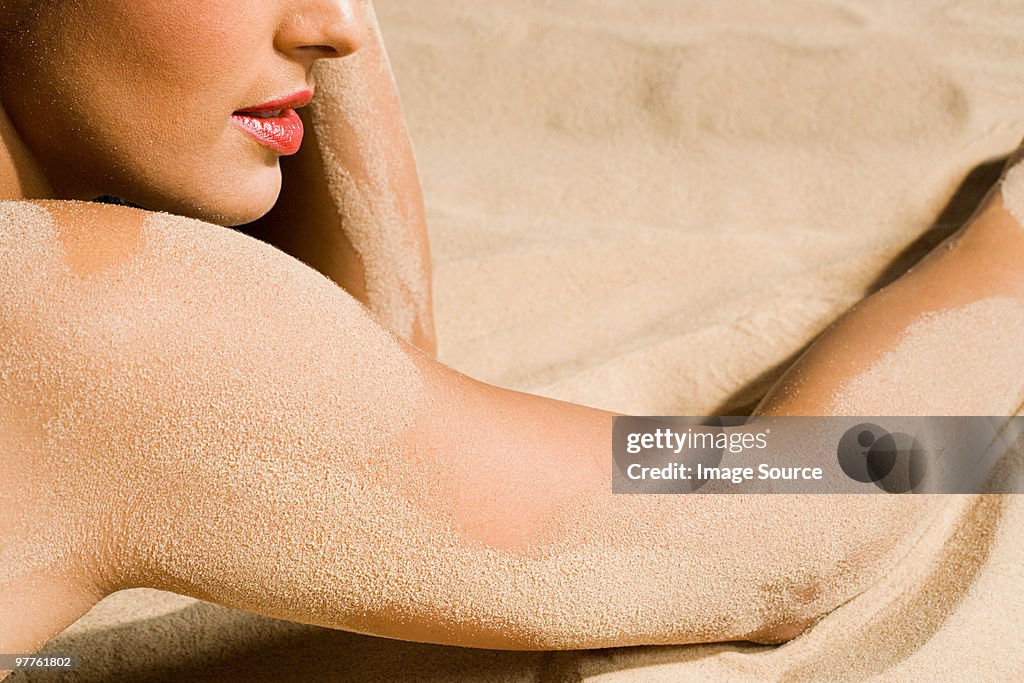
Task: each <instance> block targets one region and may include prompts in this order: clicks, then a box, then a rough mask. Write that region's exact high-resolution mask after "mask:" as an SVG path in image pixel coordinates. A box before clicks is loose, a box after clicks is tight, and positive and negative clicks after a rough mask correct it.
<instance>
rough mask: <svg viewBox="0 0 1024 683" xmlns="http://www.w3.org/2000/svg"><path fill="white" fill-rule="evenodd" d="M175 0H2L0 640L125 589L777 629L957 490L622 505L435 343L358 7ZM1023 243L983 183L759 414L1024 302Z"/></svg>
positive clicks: (491, 634) (524, 397) (439, 611)
mask: <svg viewBox="0 0 1024 683" xmlns="http://www.w3.org/2000/svg"><path fill="white" fill-rule="evenodd" d="M195 8H196V5H195V4H194V3H185V2H183V1H182V0H77V1H76V2H55V1H49V2H39V1H38V0H35V1H30V0H0V20H2V23H0V25H2V26H3V27H4V29H5V30H4V33H3V39H2V40H3V42H2V44H0V50H2V58H0V65H2V66H0V79H2V84H3V85H2V93H0V97H2V101H0V105H2V112H0V114H2V119H0V132H2V146H0V159H2V163H0V192H2V195H0V197H2V198H3V199H5V200H8V201H5V202H3V203H2V204H0V302H2V303H0V332H2V336H0V340H2V344H3V347H2V349H0V463H2V467H3V471H4V476H3V477H0V495H2V496H3V501H4V502H5V503H6V505H5V509H6V511H7V512H6V513H5V515H6V516H5V517H4V518H3V519H2V520H0V606H2V609H0V652H26V651H32V650H34V649H36V648H38V647H40V646H41V645H42V644H43V643H45V642H46V641H47V640H48V639H50V638H51V637H53V636H54V635H56V634H57V633H59V632H60V631H61V630H62V629H63V628H65V627H66V626H67V625H69V624H70V623H72V622H73V621H74V620H75V619H77V618H78V617H79V616H81V615H82V614H83V613H85V612H86V611H87V610H88V609H90V608H91V607H92V606H93V605H94V604H95V603H96V602H97V601H98V600H100V599H102V598H103V597H104V596H106V595H108V594H110V593H112V592H114V591H116V590H120V589H123V588H128V587H135V586H149V587H153V588H159V589H163V590H171V591H175V592H179V593H183V594H187V595H191V596H194V597H198V598H202V599H205V600H209V601H213V602H217V603H220V604H224V605H228V606H232V607H238V608H242V609H248V610H252V611H255V612H259V613H261V614H265V615H269V616H274V617H280V618H285V619H291V620H294V621H302V622H306V623H312V624H320V625H324V626H328V627H332V628H341V629H346V630H351V631H358V632H362V633H371V634H376V635H383V636H388V637H393V638H402V639H409V640H420V641H425V642H438V643H450V644H457V645H465V646H477V647H495V648H526V649H532V648H582V647H601V646H612V645H633V644H648V643H685V642H709V641H724V640H741V639H747V640H753V641H757V642H780V641H784V640H787V639H791V638H793V637H795V636H796V635H798V634H799V633H801V632H802V631H803V630H805V629H806V628H807V627H808V626H809V625H810V624H812V623H813V622H814V621H816V620H817V619H819V618H820V617H821V616H822V615H824V614H826V613H827V612H828V611H830V610H832V609H834V608H835V607H836V606H838V605H839V604H841V603H843V602H844V601H846V600H848V599H850V598H851V597H852V596H854V595H856V594H858V593H860V592H862V591H863V590H865V589H866V588H867V587H868V586H869V585H870V584H871V583H872V581H873V580H874V579H875V578H876V577H878V576H879V575H880V574H882V573H883V572H886V571H888V570H889V569H890V568H891V567H892V566H893V565H894V564H895V563H896V562H897V561H898V560H899V558H900V557H901V556H902V555H903V554H905V553H906V552H907V551H908V549H909V548H911V547H912V545H913V543H914V541H915V539H916V538H917V537H918V535H919V534H920V533H921V532H922V530H923V529H924V528H925V527H926V526H927V525H928V523H929V521H930V520H931V519H932V518H933V517H934V515H935V514H936V512H937V511H938V510H939V508H940V507H941V506H942V505H943V504H944V500H943V497H938V496H920V497H906V496H863V497H861V496H849V497H846V496H782V495H776V496H739V495H735V496H659V497H648V496H615V495H613V494H611V492H610V486H609V479H610V476H611V463H610V458H608V444H609V441H610V439H611V427H612V420H611V418H612V417H613V416H614V415H615V414H614V413H610V412H607V411H602V410H597V409H593V408H589V407H585V406H581V405H573V404H569V403H565V402H562V401H556V400H552V399H548V398H544V397H540V396H534V395H530V394H526V393H522V392H517V391H512V390H508V389H504V388H501V387H496V386H492V385H489V384H486V383H483V382H479V381H476V380H474V379H472V378H470V377H467V376H465V375H463V374H460V373H458V372H456V371H454V370H452V369H450V368H448V367H446V366H444V365H442V364H440V363H438V362H437V361H436V360H435V359H434V358H433V357H432V352H433V349H434V341H433V330H432V323H431V318H430V313H429V310H430V301H429V299H430V297H429V268H428V265H427V264H428V263H429V253H428V250H427V247H426V241H425V237H424V235H425V231H424V229H423V217H422V202H421V199H420V195H419V187H418V181H417V180H416V176H415V169H414V165H413V162H412V158H411V152H410V149H409V143H408V139H407V136H406V134H405V130H404V126H403V124H402V121H401V111H400V107H399V106H398V99H397V95H396V94H395V91H394V88H393V83H392V81H391V79H390V72H389V70H388V69H387V62H386V59H385V57H384V53H383V49H382V47H381V45H380V36H379V32H378V31H377V27H376V22H375V19H374V16H373V12H372V8H371V7H370V5H369V3H360V2H357V1H354V0H335V1H333V2H331V1H328V0H260V1H259V2H255V1H253V2H247V3H239V2H237V0H231V1H229V0H214V1H211V2H207V3H203V6H202V11H201V12H197V11H196V9H195ZM308 91H311V92H313V93H314V95H313V99H312V104H311V105H310V107H309V108H308V109H306V110H301V111H302V112H303V114H302V117H303V118H302V120H304V121H305V122H306V123H307V124H308V125H307V126H306V129H307V134H308V135H307V138H306V140H305V142H304V143H302V144H301V146H300V145H299V144H298V143H299V133H298V129H299V127H298V125H297V124H296V123H295V117H294V116H293V114H292V112H290V111H288V109H289V108H290V107H297V108H300V109H301V106H302V105H303V104H305V103H306V102H307V101H309V99H310V98H309V94H310V92H308ZM307 111H309V112H310V114H309V115H307V114H306V112H307ZM268 116H269V119H268V118H267V117H268ZM268 121H269V122H268ZM321 162H322V163H321ZM323 168H326V169H328V171H327V173H324V172H323V171H322V170H321V169H323ZM279 195H280V199H279ZM100 196H114V197H118V198H120V200H124V202H127V203H130V204H132V205H135V206H114V205H109V204H104V203H96V202H83V201H76V200H90V199H93V198H95V197H100ZM136 207H145V209H142V208H136ZM158 212H163V213H158ZM227 226H243V227H242V229H243V230H245V231H246V232H249V233H250V235H246V234H243V233H242V232H240V231H237V230H231V229H228V227H227ZM251 235H255V236H258V237H260V238H261V239H263V240H267V241H269V242H272V243H274V244H277V245H280V246H281V248H282V249H285V250H287V251H288V253H289V254H291V255H287V254H285V253H283V252H282V251H281V250H279V249H277V248H274V247H271V246H270V245H268V244H267V243H266V242H264V241H260V240H256V239H253V237H252V236H251ZM1022 259H1024V230H1022V229H1021V227H1020V225H1019V224H1018V223H1017V221H1016V220H1015V219H1014V218H1013V216H1012V215H1011V214H1010V213H1009V212H1008V211H1006V210H1005V209H1004V207H1003V197H1002V195H1001V194H1000V192H999V191H998V189H997V190H995V191H993V192H992V193H990V195H989V197H988V198H986V200H985V203H984V204H983V206H982V207H981V208H980V209H979V211H978V212H977V213H976V214H975V216H974V218H973V219H972V220H971V221H970V222H969V223H968V224H967V225H965V226H964V228H962V229H961V230H960V231H959V232H958V233H957V234H956V235H954V236H953V237H952V238H950V239H949V240H947V241H946V242H945V243H943V245H941V247H940V248H938V249H936V250H935V251H934V252H933V253H932V254H931V255H929V257H928V258H927V259H925V260H924V261H923V262H921V263H920V264H919V265H918V266H917V267H915V268H914V269H913V270H912V271H911V272H909V273H908V274H906V275H905V276H904V277H903V278H901V279H900V280H898V281H897V282H895V283H894V284H892V285H890V286H889V287H887V288H885V289H883V290H882V291H880V292H878V293H876V294H875V295H873V296H871V297H869V298H868V299H865V300H864V301H862V302H861V303H859V304H858V305H857V306H856V307H855V308H854V309H852V310H851V311H850V312H849V313H848V314H847V315H846V316H844V317H843V318H842V319H841V320H840V321H838V322H837V323H836V324H834V325H833V326H832V327H831V328H830V329H829V330H828V331H827V332H826V333H825V334H823V335H822V336H821V338H820V339H819V340H818V341H817V343H816V344H815V345H814V346H813V347H812V348H811V349H810V350H809V351H808V352H807V353H806V354H804V356H803V357H801V358H800V360H799V361H798V362H797V363H796V364H795V365H794V366H793V368H791V370H790V371H789V372H788V373H787V374H786V376H784V377H783V378H782V380H780V382H779V383H778V384H777V385H776V386H775V387H774V388H773V390H772V391H771V392H770V393H769V395H768V396H766V397H765V399H764V400H763V401H762V403H761V404H760V406H759V410H758V411H756V413H758V414H765V415H768V414H774V415H785V414H803V415H816V414H826V412H827V410H828V407H829V405H830V404H829V402H828V401H829V400H830V397H831V396H832V394H833V392H834V391H835V390H836V389H837V388H840V389H841V388H842V387H843V386H845V385H847V384H849V382H850V380H851V378H852V377H854V376H855V375H856V374H857V372H858V369H860V368H863V367H865V366H866V365H867V364H868V363H870V361H871V360H872V359H873V358H876V357H878V356H879V355H881V354H882V353H884V352H885V351H886V350H887V349H888V348H890V347H892V346H893V344H894V343H895V340H896V338H897V337H898V336H899V334H900V333H901V332H902V331H903V330H904V329H905V328H906V327H907V326H908V325H909V324H910V323H912V322H913V321H914V319H915V318H916V316H918V315H919V314H920V313H922V312H923V311H929V310H936V309H941V308H943V307H946V306H955V305H959V304H962V303H964V302H968V301H972V300H977V299H981V298H985V297H993V296H1006V297H1012V298H1015V299H1017V300H1019V299H1022V298H1024V291H1022V280H1021V277H1020V275H1019V273H1020V267H1019V264H1020V263H1021V262H1022ZM303 261H304V262H305V263H306V264H309V265H304V264H303V263H302V262H303ZM309 266H313V267H314V268H316V270H314V269H313V268H310V267H309ZM317 271H320V272H317ZM325 276H326V277H325ZM328 278H331V279H328ZM339 284H340V285H342V287H343V288H344V289H343V288H342V287H338V286H337V285H339ZM954 285H955V286H954ZM361 304H365V307H364V306H363V305H361ZM368 310H369V311H370V312H372V314H371V313H368ZM382 323H384V324H386V325H387V326H388V327H385V326H384V324H382ZM389 328H390V329H389ZM943 341H944V340H937V341H936V343H943ZM1005 351H1006V353H1008V354H1011V353H1016V352H1017V349H1015V348H1008V349H1006V350H1005ZM837 368H841V369H840V370H837ZM945 371H946V372H948V373H950V375H949V377H944V378H943V380H944V381H956V380H957V377H956V376H955V369H954V368H949V369H946V370H945ZM907 381H913V378H907ZM853 398H856V397H855V396H854V397H853ZM998 398H1004V397H998ZM846 405H848V406H849V405H851V404H850V403H849V401H848V402H847V404H846ZM853 405H854V406H855V404H853ZM946 408H947V409H948V410H950V411H951V412H954V413H955V412H956V406H946ZM940 409H941V406H940ZM854 410H855V407H854ZM851 414H856V413H854V412H851ZM992 414H998V413H992ZM796 525H799V527H800V530H801V533H800V534H798V535H797V534H794V533H793V527H794V526H796ZM807 539H812V542H808V541H807Z"/></svg>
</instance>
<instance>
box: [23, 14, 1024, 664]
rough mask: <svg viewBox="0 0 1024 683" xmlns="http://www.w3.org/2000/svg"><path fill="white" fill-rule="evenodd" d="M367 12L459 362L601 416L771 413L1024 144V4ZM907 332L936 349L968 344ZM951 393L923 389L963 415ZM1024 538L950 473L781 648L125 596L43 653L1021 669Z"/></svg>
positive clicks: (1013, 506)
mask: <svg viewBox="0 0 1024 683" xmlns="http://www.w3.org/2000/svg"><path fill="white" fill-rule="evenodd" d="M376 5H377V11H378V15H379V17H380V22H381V26H382V29H383V33H384V36H385V40H386V41H387V43H388V46H389V49H390V55H391V60H392V63H393V65H394V68H395V72H396V77H397V81H398V85H399V88H400V89H401V92H402V95H403V101H404V105H405V110H406V113H407V115H408V117H409V124H410V132H411V135H412V139H413V142H414V144H415V146H416V153H417V160H418V163H419V167H420V171H421V173H422V176H423V183H424V189H425V193H426V202H427V208H428V212H429V221H430V235H431V242H432V253H433V258H434V275H435V290H434V298H435V313H436V322H437V332H438V345H439V349H438V355H439V358H440V359H441V360H442V361H444V362H446V363H448V364H450V365H452V366H454V367H455V368H457V369H459V370H461V371H463V372H465V373H467V374H470V375H472V376H474V377H477V378H479V379H482V380H485V381H488V382H491V383H494V384H499V385H503V386H508V387H512V388H515V389H521V390H526V391H532V392H536V393H541V394H544V395H547V396H552V397H555V398H559V399H564V400H569V401H574V402H579V403H585V404H588V405H593V406H596V407H600V408H604V409H608V410H614V411H619V412H624V413H632V414H638V415H699V414H742V413H744V412H749V410H750V409H752V408H753V406H754V405H755V404H756V403H757V401H758V400H759V399H760V398H761V396H763V395H764V394H765V392H766V391H767V390H768V388H769V387H770V386H771V384H772V383H773V382H774V381H775V379H777V378H778V377H779V376H780V375H781V373H782V371H783V370H784V369H785V367H786V366H787V365H788V364H789V363H790V362H792V360H793V359H794V357H795V356H796V355H797V354H799V352H800V351H801V350H802V349H803V348H804V347H805V346H806V345H807V344H808V343H809V342H810V341H811V340H812V339H813V338H814V337H815V336H816V335H817V334H818V333H819V332H820V331H822V330H823V329H824V328H825V327H826V326H827V325H828V324H829V323H830V322H832V321H833V320H834V319H835V318H836V317H837V316H839V315H840V314H841V313H842V312H843V311H844V310H846V309H847V308H848V307H849V306H850V305H852V304H853V303H854V302H856V301H857V300H859V299H860V298H862V297H863V296H864V295H865V294H866V293H868V292H870V291H873V290H874V289H876V288H877V287H879V286H880V285H881V284H884V283H886V282H888V281H889V280H891V279H892V277H894V275H896V274H898V273H899V272H902V271H903V270H905V269H906V268H907V267H908V266H909V265H911V264H912V263H913V262H914V261H915V260H917V259H919V258H920V257H921V256H923V255H924V253H926V252H927V250H928V249H929V248H930V246H929V245H934V244H936V243H937V242H938V241H940V240H941V238H942V237H944V236H945V235H948V234H950V233H951V232H953V231H954V230H956V229H957V228H958V227H959V226H960V224H961V222H962V221H963V220H964V219H966V218H967V216H968V215H969V214H970V213H971V211H972V210H973V209H974V207H975V205H976V204H977V202H978V201H979V200H980V198H981V196H982V195H983V194H984V192H985V191H986V190H987V189H988V187H989V186H990V185H991V183H992V182H993V181H995V179H996V178H997V176H998V171H999V167H1000V164H999V163H997V161H996V160H997V157H999V156H1000V155H1005V154H1006V153H1008V152H1009V151H1011V150H1012V149H1013V148H1014V147H1016V146H1017V144H1018V143H1019V142H1020V139H1021V137H1022V136H1024V41H1021V39H1020V37H1021V35H1022V34H1024V4H1022V3H1019V2H1013V1H1010V0H943V1H941V2H939V1H938V0H936V1H924V0H899V1H896V2H891V1H888V0H859V1H856V0H834V1H828V2H826V1H825V0H820V1H813V0H795V1H793V2H787V3H770V2H763V1H760V0H736V1H735V2H729V3H711V2H698V1H695V0H694V1H688V0H687V1H684V0H678V1H676V0H673V1H671V2H670V1H668V0H633V1H631V2H621V1H618V0H564V1H563V2H558V3H552V2H547V1H545V0H505V1H499V0H419V1H418V2H402V1H401V0H377V2H376ZM988 162H992V163H988ZM1017 180H1018V181H1019V180H1020V178H1018V179H1017ZM1020 196H1024V195H1020ZM1018 207H1020V208H1018ZM1013 208H1016V209H1017V210H1019V211H1021V212H1024V204H1014V205H1013ZM986 311H987V309H986V308H985V306H984V305H981V306H976V307H973V308H971V309H969V310H965V311H962V312H961V313H960V314H956V315H960V316H961V317H962V318H964V319H970V320H976V319H980V320H982V321H984V322H985V324H987V325H989V326H991V325H993V324H1005V325H1007V326H1009V325H1011V324H1013V320H1014V315H1015V314H1016V315H1019V316H1021V318H1020V319H1017V320H1016V324H1017V328H1018V329H1015V330H1014V331H1013V332H1012V333H1011V332H1007V338H1009V339H1013V338H1017V337H1020V335H1021V332H1020V329H1022V328H1024V313H1022V312H1020V311H1019V309H1017V308H1014V307H1012V306H1002V307H1000V308H999V310H998V311H997V313H998V316H997V317H993V315H988V314H987V313H986ZM991 312H992V311H989V313H991ZM956 315H952V314H951V316H952V317H950V316H946V317H944V318H942V319H941V320H939V319H935V320H932V321H931V322H929V321H927V320H926V321H924V322H922V325H923V326H928V325H939V326H945V327H949V328H950V329H953V330H955V328H956V325H957V320H959V319H960V318H957V317H956ZM922 329H923V328H922ZM981 329H988V328H986V327H985V326H984V325H983V326H982V328H981ZM978 334H979V335H980V334H982V332H980V331H979V332H978ZM909 339H910V341H908V342H907V343H908V344H910V345H911V346H909V347H907V348H909V349H910V351H911V353H912V354H914V362H915V363H916V364H917V365H916V366H915V372H918V373H921V372H924V371H926V369H927V364H928V363H943V362H947V360H948V362H955V361H957V360H958V359H959V358H960V356H961V353H962V352H961V349H963V348H964V347H965V346H970V345H971V340H970V338H965V339H961V340H959V342H958V343H957V344H949V343H947V344H945V348H944V349H942V348H934V347H928V345H927V343H924V344H923V346H924V347H925V348H921V347H922V342H921V341H920V340H918V341H914V340H913V338H909ZM978 348H980V349H982V351H981V352H982V353H984V348H986V347H985V346H984V345H982V346H980V347H978ZM944 352H945V355H944ZM884 362H893V359H891V358H890V359H888V360H886V361H884ZM921 364H924V365H921ZM1017 365H1019V360H1015V361H1014V364H1011V367H1016V366H1017ZM888 371H889V370H888V369H887V367H883V366H882V365H879V366H878V368H875V369H871V370H870V371H869V372H876V373H887V372H888ZM965 376H967V377H970V376H971V373H970V371H967V372H966V374H965ZM979 381H980V382H981V384H979V385H978V386H979V387H980V386H984V387H985V391H984V392H983V393H982V394H979V393H978V392H977V391H975V393H973V394H972V395H974V396H980V398H979V400H978V401H977V402H975V403H973V404H972V405H976V406H979V407H978V408H977V409H978V410H988V409H989V407H990V406H994V405H1010V404H1013V405H1017V404H1018V403H1019V399H1020V398H1021V397H1020V396H1018V395H1013V396H1009V395H1006V396H1003V395H1000V396H995V395H992V394H995V393H1000V392H1008V393H1009V392H1013V391H1016V390H1018V389H1019V387H1020V382H1019V381H1017V382H1014V381H1012V378H1008V377H1005V376H1000V375H992V376H984V377H981V378H980V380H979ZM975 389H977V387H975ZM952 391H953V390H952V389H951V388H948V387H947V388H944V389H943V390H942V392H939V393H936V394H935V395H929V396H927V397H922V398H921V400H922V401H924V403H914V405H912V406H910V409H911V410H913V408H914V406H915V405H916V406H921V405H927V406H928V407H929V409H930V410H931V409H934V411H933V412H934V413H936V414H942V411H941V408H942V405H943V398H942V397H943V396H944V395H952V394H951V393H950V392H952ZM989 392H991V393H989ZM846 400H848V399H841V400H840V403H842V401H846ZM904 400H905V399H904ZM872 401H873V403H872V405H874V404H876V403H877V402H878V397H873V398H872ZM861 405H863V404H861ZM1016 476H1024V475H1022V473H1020V472H1017V473H1016ZM1022 533H1024V496H951V497H950V498H949V502H948V505H947V506H946V507H945V508H944V509H943V510H942V512H941V514H940V515H939V516H938V517H937V518H936V520H935V523H934V524H933V525H931V526H930V527H928V529H927V530H926V532H925V533H924V535H923V536H921V537H920V538H919V540H918V541H917V542H916V544H915V545H914V547H913V548H912V549H911V550H910V551H909V552H908V553H907V554H906V555H905V556H904V557H903V559H902V560H901V561H900V562H899V564H898V566H897V567H896V568H895V570H894V571H893V572H891V573H889V574H887V575H886V576H885V577H884V578H883V579H882V580H880V581H879V582H878V583H877V584H876V585H874V586H872V587H870V588H868V589H867V590H866V591H864V592H863V593H861V594H859V595H857V596H856V597H854V598H852V599H851V600H849V601H848V602H846V603H845V604H843V605H842V606H840V607H839V608H838V609H836V610H835V611H833V612H831V613H830V614H829V615H827V616H826V617H825V618H823V619H822V620H821V621H820V622H818V623H817V624H816V625H815V626H814V627H813V628H812V629H810V630H809V631H808V632H806V633H805V634H804V635H802V636H800V637H799V638H797V639H795V640H793V641H791V642H789V643H786V644H784V645H781V646H767V645H755V644H749V643H737V642H733V643H722V644H710V645H689V646H658V647H641V648H614V649H605V650H593V651H568V652H553V653H548V652H502V651H489V650H472V649H463V648H450V647H442V646H434V645H422V644H416V643H406V642H399V641H392V640H387V639H382V638H373V637H368V636H363V635H356V634H351V633H344V632H340V631H332V630H327V629H321V628H316V627H312V626H304V625H298V624H292V623H287V622H282V621H275V620H272V619H267V618H264V617H259V616H255V615H253V614H250V613H246V612H242V611H238V610H232V609H228V608H224V607H220V606H216V605H211V604H208V603H204V602H202V601H198V600H194V599H191V598H183V597H179V596H176V595H173V594H170V593H163V592H159V591H154V590H149V589H135V590H131V591H123V592H121V593H118V594H115V595H113V596H110V597H109V598H107V599H106V600H104V601H103V602H102V603H100V604H99V605H97V606H96V607H95V608H94V609H93V610H92V611H91V612H90V613H89V614H87V615H86V616H85V617H83V618H82V619H81V620H79V622H77V623H76V624H75V625H73V626H72V627H71V628H69V629H68V630H67V631H66V632H65V633H64V634H63V635H61V636H60V637H58V639H56V640H55V641H53V642H52V643H51V644H50V646H49V648H48V649H52V650H54V651H71V652H76V653H78V655H79V657H80V660H81V662H82V669H81V671H80V672H79V673H78V675H77V676H75V677H74V678H73V679H71V678H70V677H69V680H77V681H108V680H125V681H186V680H187V681H225V680H247V681H360V682H364V681H395V680H449V679H450V680H466V681H485V680H486V681H538V680H543V681H557V682H561V681H588V682H597V681H601V682H603V683H604V682H618V681H666V682H669V681H671V682H672V683H678V682H681V681H763V680H781V681H803V680H850V681H862V680H868V679H870V680H873V681H937V680H938V681H941V680H949V681H960V680H1013V679H1022V678H1024V638H1022V637H1021V634H1022V633H1024V570H1022V567H1024V550H1022V546H1021V543H1020V539H1021V538H1022ZM640 608H641V609H642V606H640ZM10 680H12V681H30V680H32V681H35V680H39V681H43V680H52V676H49V677H48V675H47V674H46V673H35V674H27V673H24V672H20V673H15V674H13V675H12V676H11V678H10Z"/></svg>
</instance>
